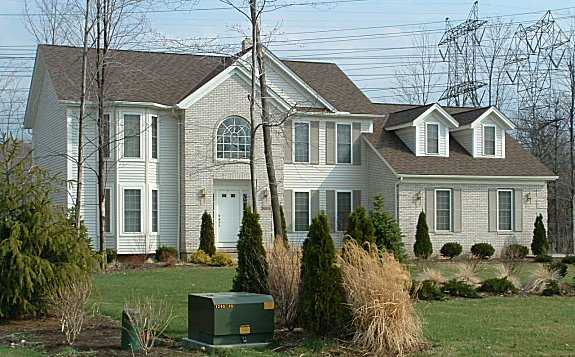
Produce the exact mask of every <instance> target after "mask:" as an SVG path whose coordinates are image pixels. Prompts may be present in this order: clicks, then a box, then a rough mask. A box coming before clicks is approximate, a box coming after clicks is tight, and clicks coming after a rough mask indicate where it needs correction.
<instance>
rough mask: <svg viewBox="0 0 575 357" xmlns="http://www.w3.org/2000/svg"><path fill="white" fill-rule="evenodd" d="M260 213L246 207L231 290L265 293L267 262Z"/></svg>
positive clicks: (266, 291)
mask: <svg viewBox="0 0 575 357" xmlns="http://www.w3.org/2000/svg"><path fill="white" fill-rule="evenodd" d="M259 219H260V215H259V214H257V213H254V212H252V210H251V208H250V207H246V211H245V212H244V218H243V219H242V226H241V228H240V234H239V239H238V267H237V269H236V276H235V277H234V281H233V283H232V291H246V292H250V293H258V294H267V293H268V289H267V286H266V281H267V275H268V263H267V261H266V251H265V249H264V245H263V241H262V227H261V226H260V222H259Z"/></svg>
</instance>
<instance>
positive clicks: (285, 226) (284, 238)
mask: <svg viewBox="0 0 575 357" xmlns="http://www.w3.org/2000/svg"><path fill="white" fill-rule="evenodd" d="M280 216H281V220H282V234H283V235H282V239H283V241H284V245H285V246H286V247H289V239H288V235H287V225H286V216H285V214H284V206H283V205H282V206H280Z"/></svg>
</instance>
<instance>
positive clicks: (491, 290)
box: [478, 278, 519, 295]
mask: <svg viewBox="0 0 575 357" xmlns="http://www.w3.org/2000/svg"><path fill="white" fill-rule="evenodd" d="M478 290H479V291H481V292H484V293H488V294H492V295H500V294H517V292H518V291H519V290H518V289H517V287H515V285H513V283H512V282H511V281H509V280H507V278H491V279H487V280H484V281H483V283H481V286H480V287H479V289H478Z"/></svg>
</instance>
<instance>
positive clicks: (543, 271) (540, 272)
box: [525, 264, 559, 294]
mask: <svg viewBox="0 0 575 357" xmlns="http://www.w3.org/2000/svg"><path fill="white" fill-rule="evenodd" d="M550 280H555V281H559V274H558V273H557V270H549V269H548V268H547V267H546V266H544V265H541V264H540V265H539V268H537V269H536V270H535V271H534V272H533V273H532V274H531V276H529V279H527V283H526V284H525V290H526V291H528V292H531V293H536V294H541V292H543V290H544V289H545V287H546V286H547V284H548V283H549V281H550Z"/></svg>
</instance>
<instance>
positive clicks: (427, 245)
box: [413, 211, 433, 259]
mask: <svg viewBox="0 0 575 357" xmlns="http://www.w3.org/2000/svg"><path fill="white" fill-rule="evenodd" d="M413 253H415V256H416V257H418V258H423V259H427V258H428V257H429V256H430V255H431V253H433V246H432V245H431V239H429V228H428V227H427V218H426V216H425V212H423V211H421V213H420V214H419V218H418V219H417V230H416V232H415V244H414V245H413Z"/></svg>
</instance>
